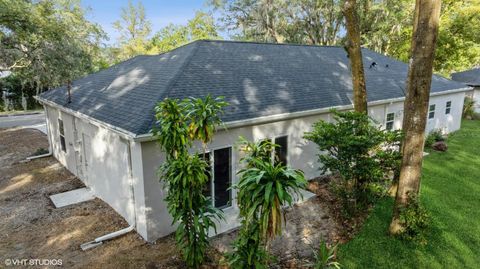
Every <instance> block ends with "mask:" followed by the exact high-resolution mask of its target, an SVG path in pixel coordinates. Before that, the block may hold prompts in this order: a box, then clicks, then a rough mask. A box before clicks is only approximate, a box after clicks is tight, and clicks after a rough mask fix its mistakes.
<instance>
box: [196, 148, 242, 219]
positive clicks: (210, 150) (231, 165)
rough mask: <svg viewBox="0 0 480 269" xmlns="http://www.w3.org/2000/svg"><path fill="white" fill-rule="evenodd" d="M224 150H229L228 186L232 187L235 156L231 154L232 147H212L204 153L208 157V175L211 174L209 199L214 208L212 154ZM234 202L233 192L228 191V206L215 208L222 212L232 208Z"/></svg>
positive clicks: (213, 164) (213, 162)
mask: <svg viewBox="0 0 480 269" xmlns="http://www.w3.org/2000/svg"><path fill="white" fill-rule="evenodd" d="M225 148H230V186H233V181H234V175H235V166H234V164H235V160H234V156H235V154H233V149H234V147H233V145H225V146H219V147H214V148H209V149H208V150H207V151H206V152H205V153H208V154H209V157H208V161H209V164H210V174H211V177H210V178H211V180H210V196H209V197H210V198H211V200H212V205H213V206H214V207H215V158H214V154H215V153H214V152H215V150H220V149H225ZM198 155H199V156H202V155H203V153H202V152H200V153H199V154H198ZM234 201H235V197H234V194H233V190H232V189H230V201H229V202H228V204H227V205H226V206H222V207H217V208H218V209H222V210H225V209H229V208H231V207H233V203H234Z"/></svg>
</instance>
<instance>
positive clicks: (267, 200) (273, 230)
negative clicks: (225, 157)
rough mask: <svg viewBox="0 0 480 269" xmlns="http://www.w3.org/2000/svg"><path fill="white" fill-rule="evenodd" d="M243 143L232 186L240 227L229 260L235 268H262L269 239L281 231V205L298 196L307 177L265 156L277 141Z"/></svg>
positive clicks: (265, 262) (282, 216)
mask: <svg viewBox="0 0 480 269" xmlns="http://www.w3.org/2000/svg"><path fill="white" fill-rule="evenodd" d="M242 144H243V147H242V149H243V150H244V151H246V156H245V157H244V158H242V160H241V161H242V162H243V163H244V167H245V168H244V169H242V170H240V171H239V173H238V174H239V175H240V179H239V182H238V183H237V184H236V185H235V186H234V188H236V189H237V190H238V194H237V202H238V207H239V209H240V217H241V218H242V228H241V230H240V233H239V236H238V238H237V240H236V241H235V243H234V252H233V253H231V254H230V255H229V261H230V265H231V266H232V267H234V268H261V267H266V266H267V264H268V261H269V259H270V255H269V254H268V248H269V244H270V242H271V241H272V240H273V239H274V238H275V237H276V236H279V235H281V233H282V219H283V220H285V216H284V215H283V211H282V207H283V206H286V205H291V204H292V203H293V202H294V196H298V197H301V193H300V190H301V189H304V188H305V186H306V180H305V177H304V175H303V173H302V172H301V171H299V170H294V169H291V168H289V167H286V166H284V165H283V164H281V163H279V164H274V163H273V162H272V159H271V158H269V157H268V156H271V150H273V148H274V147H275V146H276V145H274V144H271V143H269V142H265V141H261V142H258V143H251V142H248V141H245V140H243V142H242ZM269 151H270V153H269Z"/></svg>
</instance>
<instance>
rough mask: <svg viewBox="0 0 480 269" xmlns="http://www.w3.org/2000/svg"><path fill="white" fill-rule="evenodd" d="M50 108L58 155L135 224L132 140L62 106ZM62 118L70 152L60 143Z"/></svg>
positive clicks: (88, 184)
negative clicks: (132, 189) (130, 153)
mask: <svg viewBox="0 0 480 269" xmlns="http://www.w3.org/2000/svg"><path fill="white" fill-rule="evenodd" d="M46 111H47V117H48V125H49V126H48V131H49V136H50V140H51V144H52V145H51V146H52V150H53V155H54V157H55V158H56V159H57V160H58V161H59V162H60V163H61V164H62V165H64V166H65V167H66V168H67V169H68V170H69V171H71V172H72V173H73V174H75V175H76V176H78V177H79V178H80V179H81V180H82V181H83V182H84V183H85V185H86V186H87V187H89V188H91V189H92V190H93V192H94V194H95V196H97V197H98V198H100V199H102V200H103V201H105V202H106V203H108V204H109V205H110V206H111V207H113V209H115V211H117V212H118V213H119V214H120V215H121V216H122V217H124V218H125V220H127V222H129V223H130V224H133V223H134V220H135V213H134V209H133V201H132V192H131V188H130V182H131V181H130V176H129V156H128V143H129V142H128V141H127V140H124V139H122V138H120V136H119V135H117V134H115V133H114V132H112V131H110V130H108V129H106V128H104V127H100V126H97V125H94V124H91V123H88V122H86V121H85V120H82V119H79V118H77V117H74V116H72V115H70V114H68V113H65V112H62V111H59V110H58V109H55V108H52V107H49V106H46ZM59 118H60V119H62V120H63V125H64V131H65V144H66V152H63V151H62V149H61V146H60V133H59V129H58V128H59V127H58V119H59ZM86 140H89V142H88V141H86ZM85 161H86V162H85Z"/></svg>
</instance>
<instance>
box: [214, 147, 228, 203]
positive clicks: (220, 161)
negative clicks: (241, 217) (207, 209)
mask: <svg viewBox="0 0 480 269" xmlns="http://www.w3.org/2000/svg"><path fill="white" fill-rule="evenodd" d="M231 151H232V148H223V149H218V150H215V151H213V164H214V168H213V178H214V200H215V201H214V205H215V207H218V208H223V207H227V206H230V204H231V200H232V191H231V190H230V186H231V185H232V178H231V176H232V173H231V171H232V162H231V160H232V158H231V155H232V154H231Z"/></svg>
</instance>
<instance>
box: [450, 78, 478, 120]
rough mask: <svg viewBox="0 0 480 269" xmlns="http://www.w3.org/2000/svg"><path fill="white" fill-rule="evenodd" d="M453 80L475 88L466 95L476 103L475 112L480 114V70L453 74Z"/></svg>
mask: <svg viewBox="0 0 480 269" xmlns="http://www.w3.org/2000/svg"><path fill="white" fill-rule="evenodd" d="M452 79H453V80H455V81H458V82H462V83H465V84H466V85H467V86H470V87H473V89H472V90H471V91H470V92H467V93H466V94H467V95H468V96H469V97H471V98H472V99H473V100H474V101H475V112H477V113H480V68H474V69H471V70H467V71H463V72H458V73H453V74H452Z"/></svg>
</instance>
